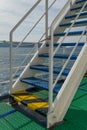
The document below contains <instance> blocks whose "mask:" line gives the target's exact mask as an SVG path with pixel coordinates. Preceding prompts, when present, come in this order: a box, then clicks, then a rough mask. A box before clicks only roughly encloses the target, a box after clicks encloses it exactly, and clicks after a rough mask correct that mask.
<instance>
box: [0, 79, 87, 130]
mask: <svg viewBox="0 0 87 130" xmlns="http://www.w3.org/2000/svg"><path fill="white" fill-rule="evenodd" d="M37 95H38V93H37ZM41 95H42V94H41ZM42 96H43V97H44V96H46V95H45V94H44V95H42ZM12 110H13V108H12V107H11V106H9V105H7V104H6V103H4V102H0V115H2V114H4V113H7V112H9V111H12ZM0 130H47V129H45V128H43V127H41V126H40V125H38V124H37V123H35V122H34V121H33V120H31V119H29V118H27V117H26V116H24V115H23V114H21V113H19V112H15V113H12V114H10V115H8V116H6V117H4V118H1V119H0ZM54 130H87V78H83V80H82V82H81V85H80V88H79V89H78V91H77V93H76V95H75V97H74V99H73V101H72V103H71V105H70V107H69V110H68V112H67V114H66V116H65V122H64V123H63V124H61V125H59V126H58V127H56V128H55V129H54Z"/></svg>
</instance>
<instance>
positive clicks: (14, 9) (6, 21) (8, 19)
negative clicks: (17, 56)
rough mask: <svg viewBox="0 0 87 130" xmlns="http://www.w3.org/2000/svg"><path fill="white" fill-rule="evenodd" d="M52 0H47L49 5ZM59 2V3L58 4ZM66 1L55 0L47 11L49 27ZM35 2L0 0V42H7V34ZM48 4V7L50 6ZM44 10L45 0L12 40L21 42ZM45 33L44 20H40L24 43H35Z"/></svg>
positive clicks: (28, 0) (31, 0)
mask: <svg viewBox="0 0 87 130" xmlns="http://www.w3.org/2000/svg"><path fill="white" fill-rule="evenodd" d="M53 1H54V0H49V3H50V4H51V3H52V2H53ZM59 1H60V2H59ZM66 1H67V0H56V2H55V4H54V6H53V7H52V9H50V10H49V25H50V23H51V22H52V20H53V19H54V18H55V16H56V15H57V13H58V12H59V10H60V9H61V8H62V6H63V5H64V4H65V2H66ZM35 2H36V0H0V41H1V40H9V33H10V31H11V29H12V28H13V27H14V25H16V23H17V22H18V21H19V20H20V19H21V18H22V17H23V15H24V14H25V13H26V12H27V11H28V10H29V9H30V8H31V7H32V6H33V4H34V3H35ZM50 4H49V5H50ZM44 10H45V0H42V2H41V3H40V4H39V5H38V7H37V8H36V9H35V10H34V11H33V12H32V13H31V15H29V16H28V18H27V19H26V20H25V21H24V22H23V23H22V24H21V25H20V27H19V28H18V29H17V31H15V33H14V36H13V40H14V41H21V40H22V39H23V38H24V36H25V35H26V34H27V33H28V32H29V30H30V29H31V28H32V27H33V25H34V24H35V22H36V21H37V20H38V19H39V18H40V16H41V15H42V14H43V12H44ZM44 31H45V20H44V19H42V20H41V22H40V23H39V25H38V26H37V27H36V28H35V30H34V31H33V32H32V33H31V34H30V35H29V36H28V38H27V39H26V40H25V41H36V40H38V39H39V38H40V37H41V35H42V34H43V33H44Z"/></svg>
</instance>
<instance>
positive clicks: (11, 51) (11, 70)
mask: <svg viewBox="0 0 87 130" xmlns="http://www.w3.org/2000/svg"><path fill="white" fill-rule="evenodd" d="M40 2H41V0H38V1H37V2H36V3H35V4H34V6H33V7H32V8H31V9H30V10H29V11H28V12H27V13H26V14H25V15H24V16H23V17H22V19H21V20H20V21H19V22H18V23H17V24H16V25H15V26H14V28H13V29H12V30H11V32H10V87H12V84H13V49H12V44H13V33H14V32H15V30H16V29H17V28H18V27H19V26H20V25H21V23H22V22H23V21H24V20H25V19H26V18H27V17H28V16H29V15H30V14H31V12H32V11H33V10H34V9H35V8H36V7H37V6H38V5H39V3H40ZM45 15H46V25H45V26H46V29H47V30H46V36H47V35H48V33H47V32H48V0H46V14H45ZM23 40H24V39H23ZM20 45H21V43H20V44H19V46H20ZM19 46H18V47H19ZM23 63H24V61H23ZM21 65H22V64H21ZM17 71H18V70H17ZM17 71H16V73H17ZM16 73H15V74H16Z"/></svg>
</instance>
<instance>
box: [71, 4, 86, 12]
mask: <svg viewBox="0 0 87 130" xmlns="http://www.w3.org/2000/svg"><path fill="white" fill-rule="evenodd" d="M81 8H82V6H79V7H73V8H71V9H70V11H75V10H79V9H81ZM85 8H87V5H86V6H85Z"/></svg>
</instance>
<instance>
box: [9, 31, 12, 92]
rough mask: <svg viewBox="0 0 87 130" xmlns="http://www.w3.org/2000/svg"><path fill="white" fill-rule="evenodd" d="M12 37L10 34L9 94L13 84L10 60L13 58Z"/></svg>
mask: <svg viewBox="0 0 87 130" xmlns="http://www.w3.org/2000/svg"><path fill="white" fill-rule="evenodd" d="M12 35H13V33H12V32H10V38H9V40H10V88H9V93H11V89H12V84H13V70H12V69H13V61H12V58H13V48H12V46H13V45H12V43H13V41H12Z"/></svg>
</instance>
